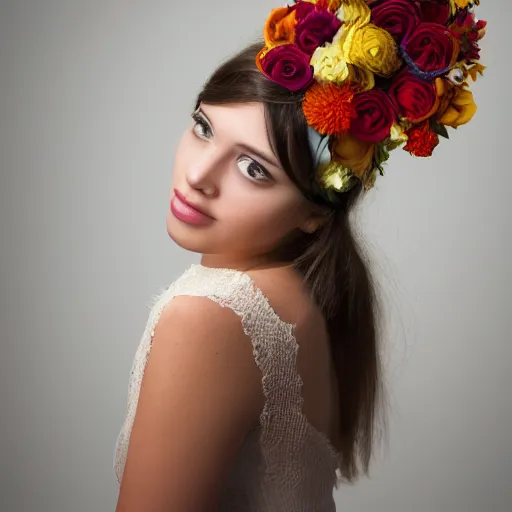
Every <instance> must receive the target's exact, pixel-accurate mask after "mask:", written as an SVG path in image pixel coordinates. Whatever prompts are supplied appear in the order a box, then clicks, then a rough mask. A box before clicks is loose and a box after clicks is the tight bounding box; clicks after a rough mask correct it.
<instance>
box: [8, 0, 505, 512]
mask: <svg viewBox="0 0 512 512" xmlns="http://www.w3.org/2000/svg"><path fill="white" fill-rule="evenodd" d="M482 4H483V5H482V6H481V7H479V8H478V11H477V12H478V13H479V17H480V18H482V19H487V20H488V22H489V30H488V34H487V36H486V38H485V39H484V41H483V43H482V46H483V51H482V55H481V60H482V62H483V63H484V64H486V65H488V70H487V71H486V76H485V77H484V78H483V79H479V80H478V82H477V83H476V84H475V85H474V86H472V89H473V91H474V93H475V98H476V101H477V103H478V105H479V110H478V113H477V115H476V116H475V118H474V119H473V121H472V122H471V123H470V124H468V125H467V126H464V127H461V128H460V129H459V130H457V131H453V130H450V133H451V140H450V141H445V140H442V142H441V144H440V146H439V147H438V148H437V149H436V151H435V156H434V157H433V158H432V159H424V160H421V159H414V158H412V157H411V156H409V155H408V154H407V153H406V152H404V151H401V150H397V151H395V152H394V153H393V154H392V158H391V160H390V162H389V164H388V166H387V174H386V176H385V177H383V178H380V179H379V180H378V182H377V186H376V188H375V190H374V192H373V193H372V194H371V195H369V196H368V198H367V199H366V202H365V204H364V205H363V207H362V208H361V211H360V213H359V214H358V223H359V230H360V233H362V234H363V235H364V236H365V238H366V239H367V240H368V242H369V244H370V246H371V250H372V254H373V256H372V262H373V263H372V264H373V265H374V268H375V269H376V272H377V275H378V278H379V282H380V283H381V284H382V288H383V297H384V299H385V306H386V340H385V341H386V346H385V362H386V375H387V380H388V386H389V388H390V430H389V441H388V448H387V449H386V450H384V451H381V452H380V453H379V454H378V457H377V459H376V463H375V465H374V467H373V470H372V473H371V476H370V478H369V479H363V480H361V481H360V482H359V483H358V484H357V485H355V486H350V487H348V486H347V487H343V488H342V489H341V491H339V492H337V493H336V501H337V504H338V508H339V510H340V511H341V510H343V511H351V512H352V511H358V512H370V511H376V510H379V511H381V512H391V511H393V512H402V511H403V512H406V511H407V512H432V511H435V512H459V511H460V512H462V511H464V512H484V511H485V512H491V511H499V512H504V511H505V510H511V507H512V505H511V502H512V491H511V486H510V480H511V477H512V441H511V434H512V399H511V391H512V377H511V372H510V370H509V366H510V361H511V359H512V358H511V356H512V351H511V348H510V347H511V343H510V342H511V335H510V332H511V328H512V311H511V308H510V291H511V285H512V282H511V281H512V279H511V273H510V262H511V254H510V247H511V246H510V234H511V213H510V200H509V197H510V194H511V193H512V177H511V171H510V146H511V142H510V135H511V130H510V114H511V109H510V93H509V83H510V82H509V76H510V75H509V74H508V73H509V65H508V64H509V60H508V59H507V57H508V55H507V51H508V49H509V48H510V39H509V37H510V36H509V32H508V31H509V28H510V27H509V19H510V17H509V16H508V11H507V12H505V9H508V7H505V3H504V2H497V1H493V2H489V1H485V0H484V1H483V2H482ZM280 5H282V4H279V3H277V2H275V1H274V0H258V1H257V2H256V1H252V2H251V1H249V0H245V1H243V0H242V1H240V0H239V1H234V0H218V1H217V2H211V1H208V0H196V1H195V2H174V1H169V0H168V1H157V0H145V1H138V2H136V1H130V0H124V1H121V0H117V1H114V0H102V1H101V2H100V1H97V0H88V1H87V2H86V1H80V2H78V1H75V0H32V1H29V0H13V1H5V0H4V1H2V2H1V7H0V120H1V126H0V135H1V137H0V170H1V181H0V229H1V231H0V264H1V267H0V268H1V281H0V286H1V288H0V289H1V301H2V302H1V309H0V326H1V347H2V355H1V358H0V399H1V420H0V427H1V435H0V443H1V446H0V448H1V462H0V473H1V475H0V510H1V511H2V512H3V511H6V512H18V511H20V512H21V511H37V512H50V511H51V512H69V511H73V512H86V511H87V512H90V511H92V510H94V511H100V510H101V511H104V510H113V509H114V506H115V502H116V498H117V486H116V482H115V479H114V474H113V455H114V445H115V441H116V437H117V434H118V431H119V429H120V427H121V423H122V421H123V417H124V413H125V407H126V396H127V386H128V377H129V370H130V365H131V361H132V359H133V355H134V352H135V349H136V346H137V344H138V342H139V339H140V336H141V335H142V331H143V328H144V325H145V322H146V320H147V314H148V309H147V305H148V302H149V300H150V298H151V296H152V294H153V293H154V292H155V291H156V290H158V289H159V288H160V287H161V286H165V285H167V284H169V283H170V282H172V281H173V280H174V279H175V278H176V277H177V276H178V275H179V274H181V273H182V272H183V270H184V269H185V268H186V267H188V266H189V265H190V263H195V262H198V261H199V255H197V254H192V253H187V252H185V251H184V250H182V249H180V248H179V247H177V246H176V245H174V243H173V242H172V240H170V239H169V238H168V236H167V233H166V229H165V214H166V210H167V208H168V190H169V183H170V178H171V172H172V161H173V151H174V148H175V146H176V143H177V141H178V139H179V137H180V135H181V133H182V131H183V130H184V129H185V128H186V127H187V126H188V125H189V123H190V118H189V114H190V113H191V109H192V108H193V104H194V96H195V94H196V93H197V92H198V90H199V88H200V86H201V84H202V83H203V81H204V80H205V79H206V78H207V76H208V74H209V73H210V72H211V71H213V69H214V67H215V66H216V65H217V64H218V63H220V61H221V60H222V59H224V58H225V57H227V56H228V55H230V54H231V53H233V52H235V51H237V50H238V49H240V48H241V47H242V46H243V45H244V44H245V43H247V42H249V41H252V40H253V39H254V38H256V37H259V36H260V34H261V27H262V26H263V23H264V21H265V19H266V17H267V15H268V13H269V12H270V9H272V8H274V7H278V6H280Z"/></svg>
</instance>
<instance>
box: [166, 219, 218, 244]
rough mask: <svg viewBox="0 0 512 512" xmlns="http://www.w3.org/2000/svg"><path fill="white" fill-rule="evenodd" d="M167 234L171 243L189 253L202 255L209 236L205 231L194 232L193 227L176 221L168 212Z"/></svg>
mask: <svg viewBox="0 0 512 512" xmlns="http://www.w3.org/2000/svg"><path fill="white" fill-rule="evenodd" d="M166 225H167V234H168V235H169V237H170V238H171V240H172V241H173V242H175V243H176V244H177V245H179V246H180V247H181V248H182V249H185V250H187V251H191V252H198V253H203V252H205V251H206V250H207V247H208V246H209V244H208V240H207V239H208V238H209V235H208V234H206V233H205V230H204V229H203V230H194V229H193V226H187V225H186V224H184V223H182V222H180V221H179V220H178V219H176V218H175V217H174V216H173V214H172V213H170V212H169V214H168V215H167V219H166Z"/></svg>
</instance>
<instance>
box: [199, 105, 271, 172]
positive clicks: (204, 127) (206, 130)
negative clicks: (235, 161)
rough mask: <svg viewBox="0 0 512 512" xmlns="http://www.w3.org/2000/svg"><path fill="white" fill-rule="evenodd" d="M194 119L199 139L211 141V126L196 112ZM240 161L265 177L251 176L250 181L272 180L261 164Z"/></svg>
mask: <svg viewBox="0 0 512 512" xmlns="http://www.w3.org/2000/svg"><path fill="white" fill-rule="evenodd" d="M192 119H193V120H194V122H195V125H194V127H193V131H194V133H195V134H196V136H197V137H199V138H201V139H205V138H206V139H209V138H210V137H211V136H212V135H213V134H212V131H211V129H210V126H209V125H208V124H207V123H206V122H205V120H204V119H203V118H202V117H201V116H200V115H198V114H197V113H195V112H194V114H192ZM198 126H199V127H200V128H201V132H200V133H198V132H197V130H196V128H197V127H198ZM239 161H242V162H248V163H249V166H248V169H249V167H250V165H251V164H252V165H253V166H254V167H256V168H257V170H256V172H258V173H261V174H262V175H263V176H264V178H254V177H253V176H251V177H250V178H249V179H251V180H252V181H268V180H270V179H271V178H272V176H271V175H270V173H269V172H268V171H267V170H266V169H265V168H264V167H262V166H261V165H260V164H259V163H257V162H256V161H255V160H252V159H251V158H249V157H246V156H244V157H242V158H240V160H239Z"/></svg>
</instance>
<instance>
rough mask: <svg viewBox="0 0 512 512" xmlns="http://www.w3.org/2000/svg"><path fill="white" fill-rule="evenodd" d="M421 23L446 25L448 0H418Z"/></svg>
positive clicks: (448, 7)
mask: <svg viewBox="0 0 512 512" xmlns="http://www.w3.org/2000/svg"><path fill="white" fill-rule="evenodd" d="M420 10H421V21H425V22H428V23H439V24H440V25H446V24H447V23H448V19H449V18H450V10H451V9H450V2H449V0H420Z"/></svg>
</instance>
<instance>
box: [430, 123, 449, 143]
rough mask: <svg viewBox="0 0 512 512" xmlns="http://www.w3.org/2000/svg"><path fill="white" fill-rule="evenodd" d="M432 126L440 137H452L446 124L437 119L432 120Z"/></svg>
mask: <svg viewBox="0 0 512 512" xmlns="http://www.w3.org/2000/svg"><path fill="white" fill-rule="evenodd" d="M430 127H431V128H432V130H433V131H434V132H435V133H437V135H439V136H440V137H444V138H445V139H449V138H450V135H449V134H448V130H447V129H446V126H445V125H444V124H441V123H439V122H437V121H435V120H432V121H431V122H430Z"/></svg>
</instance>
